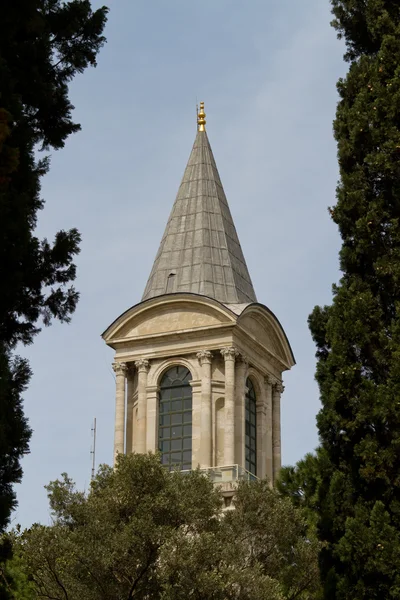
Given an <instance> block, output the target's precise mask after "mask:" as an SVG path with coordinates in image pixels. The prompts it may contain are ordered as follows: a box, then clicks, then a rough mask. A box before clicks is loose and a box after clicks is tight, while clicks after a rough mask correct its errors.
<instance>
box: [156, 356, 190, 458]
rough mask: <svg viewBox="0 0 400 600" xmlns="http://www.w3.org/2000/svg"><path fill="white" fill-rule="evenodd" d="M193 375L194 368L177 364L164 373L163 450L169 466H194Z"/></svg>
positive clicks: (160, 437) (161, 403)
mask: <svg viewBox="0 0 400 600" xmlns="http://www.w3.org/2000/svg"><path fill="white" fill-rule="evenodd" d="M191 379H192V376H191V373H190V371H189V370H188V369H187V368H186V367H183V366H180V365H179V366H175V367H172V368H171V369H168V371H167V372H166V373H164V375H163V377H162V379H161V383H160V397H159V428H158V430H159V450H160V452H161V462H162V464H163V465H165V467H167V468H168V469H169V470H174V469H181V470H190V469H191V468H192V387H191V385H190V381H191Z"/></svg>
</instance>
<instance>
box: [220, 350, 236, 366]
mask: <svg viewBox="0 0 400 600" xmlns="http://www.w3.org/2000/svg"><path fill="white" fill-rule="evenodd" d="M220 352H221V354H222V356H223V357H224V360H225V362H226V361H227V360H231V361H233V362H235V360H236V358H237V357H238V356H239V351H238V350H237V348H235V347H234V346H229V347H226V348H221V350H220Z"/></svg>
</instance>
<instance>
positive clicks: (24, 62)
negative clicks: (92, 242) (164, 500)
mask: <svg viewBox="0 0 400 600" xmlns="http://www.w3.org/2000/svg"><path fill="white" fill-rule="evenodd" d="M106 15H107V9H106V8H105V7H103V8H99V9H98V10H96V11H93V10H92V8H91V4H90V1H89V0H71V1H69V2H64V1H62V0H3V1H2V2H1V17H0V286H1V292H0V532H1V531H2V530H3V529H4V528H5V526H6V525H7V523H8V521H9V518H10V513H11V510H12V509H13V508H14V506H15V503H16V501H15V494H14V491H13V484H14V483H16V482H18V481H20V479H21V476H22V469H21V464H20V459H21V457H22V455H23V454H24V453H25V452H27V451H28V442H29V438H30V429H29V426H28V423H27V420H26V418H25V417H24V413H23V399H22V394H23V391H24V389H25V388H26V386H27V384H28V382H29V378H30V369H29V365H28V363H27V361H26V360H24V359H21V358H19V357H18V356H15V355H14V351H15V348H16V346H17V344H30V343H32V341H33V339H34V337H35V335H36V334H37V333H38V332H39V331H40V326H41V324H42V323H44V324H45V325H49V324H50V323H51V321H52V320H53V319H54V318H55V319H59V320H61V321H64V322H68V321H69V319H70V316H71V314H72V313H73V311H74V310H75V306H76V303H77V300H78V293H77V291H76V290H75V288H74V287H73V285H72V282H73V281H74V279H75V275H76V269H75V265H74V262H73V261H74V258H75V256H76V254H77V253H78V251H79V241H80V236H79V233H78V231H77V230H76V229H72V230H70V231H59V232H58V233H56V234H55V238H54V241H53V242H49V241H48V240H46V239H44V240H40V239H38V238H37V237H36V235H35V227H36V222H37V215H38V211H40V210H42V209H43V207H44V201H43V199H42V198H41V195H40V185H41V177H42V176H43V175H44V174H45V173H46V172H47V170H48V168H49V161H48V158H44V159H41V160H38V159H37V154H36V151H37V150H40V149H45V150H47V149H48V148H54V149H59V148H62V147H63V146H64V144H65V140H66V139H67V137H68V136H69V135H70V134H72V133H74V132H76V131H78V130H79V129H80V126H79V124H77V123H74V122H73V120H72V110H73V108H74V107H73V106H72V105H71V102H70V101H69V97H68V92H69V89H68V84H69V82H70V81H71V80H72V79H73V77H74V76H75V75H76V74H78V73H82V72H83V71H84V70H85V69H86V67H88V66H89V65H93V66H95V65H96V56H97V53H98V51H99V49H100V48H101V46H102V45H103V44H104V42H105V38H104V37H103V35H102V32H103V29H104V25H105V22H106ZM0 558H1V557H0Z"/></svg>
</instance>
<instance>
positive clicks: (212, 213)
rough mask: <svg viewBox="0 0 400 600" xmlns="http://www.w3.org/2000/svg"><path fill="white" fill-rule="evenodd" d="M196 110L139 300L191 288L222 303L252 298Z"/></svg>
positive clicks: (234, 302)
mask: <svg viewBox="0 0 400 600" xmlns="http://www.w3.org/2000/svg"><path fill="white" fill-rule="evenodd" d="M201 114H202V115H203V117H204V118H203V120H202V121H200V119H199V131H198V132H197V135H196V139H195V142H194V145H193V149H192V152H191V155H190V158H189V162H188V164H187V166H186V170H185V173H184V175H183V179H182V183H181V185H180V188H179V191H178V195H177V197H176V200H175V203H174V205H173V207H172V212H171V214H170V217H169V220H168V223H167V226H166V228H165V232H164V235H163V238H162V240H161V244H160V247H159V250H158V253H157V256H156V258H155V261H154V265H153V268H152V270H151V273H150V277H149V280H148V282H147V285H146V289H145V292H144V294H143V298H142V300H147V299H148V298H153V297H154V296H160V295H162V294H168V293H173V292H193V293H196V294H202V295H204V296H209V297H211V298H214V299H216V300H219V301H220V302H222V303H224V304H243V303H249V302H256V301H257V299H256V295H255V292H254V289H253V284H252V282H251V279H250V275H249V272H248V270H247V266H246V262H245V259H244V256H243V252H242V249H241V247H240V243H239V239H238V236H237V233H236V229H235V225H234V224H233V220H232V216H231V213H230V210H229V206H228V203H227V200H226V197H225V193H224V189H223V187H222V183H221V180H220V177H219V174H218V170H217V166H216V164H215V160H214V156H213V153H212V150H211V146H210V142H209V140H208V137H207V133H206V131H205V127H204V123H205V115H204V111H203V113H200V115H199V116H201Z"/></svg>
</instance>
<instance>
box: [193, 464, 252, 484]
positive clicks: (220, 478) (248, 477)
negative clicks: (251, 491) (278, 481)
mask: <svg viewBox="0 0 400 600" xmlns="http://www.w3.org/2000/svg"><path fill="white" fill-rule="evenodd" d="M200 471H201V472H202V473H205V474H206V475H208V477H209V478H210V479H211V481H212V482H213V484H214V485H221V484H224V483H235V482H239V481H257V479H258V477H256V476H255V475H253V473H250V471H247V470H246V469H244V468H243V467H241V466H240V465H223V466H217V467H207V468H205V469H200ZM181 473H189V471H181Z"/></svg>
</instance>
